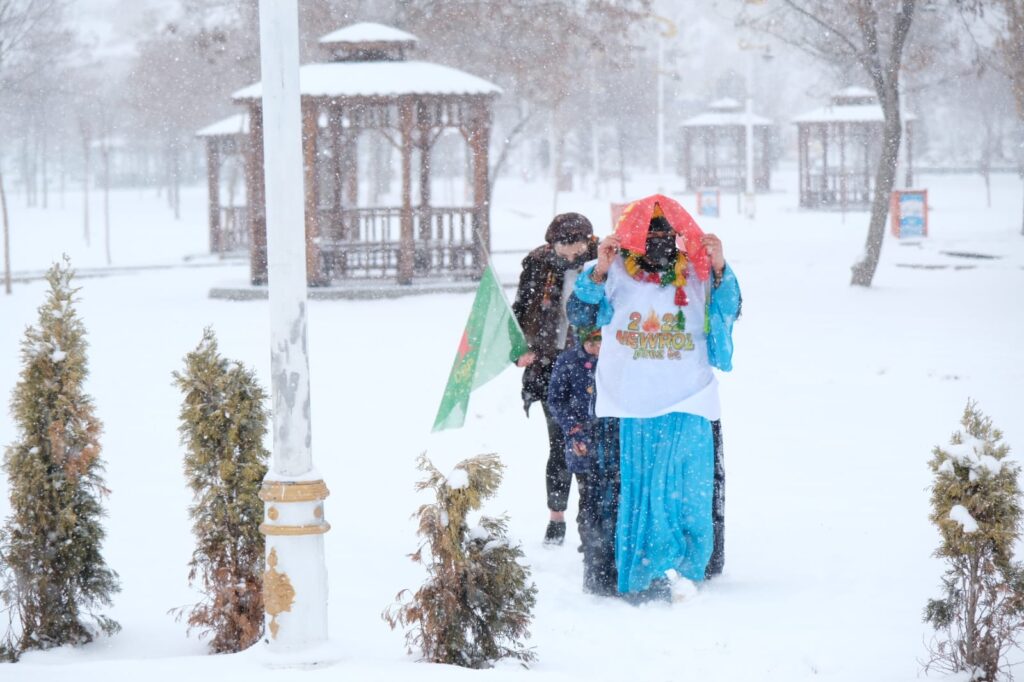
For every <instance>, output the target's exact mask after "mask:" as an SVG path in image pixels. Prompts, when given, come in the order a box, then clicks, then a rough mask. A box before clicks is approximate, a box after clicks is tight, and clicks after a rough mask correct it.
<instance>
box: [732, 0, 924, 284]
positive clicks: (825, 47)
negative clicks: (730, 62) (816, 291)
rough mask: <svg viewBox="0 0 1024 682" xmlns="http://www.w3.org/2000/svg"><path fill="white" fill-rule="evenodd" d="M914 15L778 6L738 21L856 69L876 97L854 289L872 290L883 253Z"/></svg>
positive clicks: (806, 3)
mask: <svg viewBox="0 0 1024 682" xmlns="http://www.w3.org/2000/svg"><path fill="white" fill-rule="evenodd" d="M758 4H760V3H758ZM916 12H917V0H849V1H848V2H834V1H833V0H780V1H779V2H774V3H771V5H770V6H768V7H764V8H758V9H757V10H756V11H754V10H751V9H750V8H749V7H744V10H743V11H742V12H741V16H740V22H741V24H744V25H746V26H750V27H753V28H755V29H759V30H762V31H765V32H767V33H769V34H771V35H773V36H775V37H776V38H778V39H779V40H781V41H782V42H785V43H788V44H790V45H793V46H795V47H797V48H799V49H801V50H803V51H805V52H807V53H809V54H811V55H813V56H815V57H817V58H819V59H821V60H822V61H824V62H826V63H827V64H830V65H832V66H835V67H837V68H839V69H840V70H847V69H849V68H850V67H857V68H858V69H859V71H860V72H861V73H863V75H865V76H867V78H868V79H869V81H870V82H871V84H872V86H873V87H874V90H875V94H876V95H877V96H878V101H879V103H880V104H881V107H882V114H883V117H884V123H883V138H882V154H881V157H880V159H879V163H878V167H877V169H876V170H875V188H874V197H873V200H872V203H871V221H870V223H869V225H868V236H867V240H866V242H865V245H864V254H863V256H862V257H861V259H860V260H859V261H858V262H857V263H855V264H854V265H853V277H852V280H851V284H854V285H857V286H864V287H867V286H871V281H872V279H873V278H874V275H875V270H876V269H877V268H878V260H879V257H880V256H881V253H882V240H883V238H884V237H885V222H886V218H887V217H888V214H889V196H890V194H891V193H892V188H893V186H894V185H895V182H896V165H897V163H898V160H899V149H900V142H901V139H902V135H903V118H902V112H901V107H900V71H901V69H902V66H903V60H904V47H905V46H906V45H907V39H908V36H909V35H910V28H911V25H912V24H913V21H914V16H915V14H916Z"/></svg>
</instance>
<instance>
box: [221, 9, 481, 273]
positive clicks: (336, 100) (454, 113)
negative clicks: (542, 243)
mask: <svg viewBox="0 0 1024 682" xmlns="http://www.w3.org/2000/svg"><path fill="white" fill-rule="evenodd" d="M319 42H320V45H321V47H322V48H323V50H324V52H325V57H326V59H327V61H325V62H322V63H315V64H306V65H304V66H302V67H301V68H300V70H299V90H300V93H301V97H302V120H303V153H304V157H305V162H306V163H305V169H306V171H305V173H306V175H305V183H304V184H305V200H306V211H305V212H306V225H305V229H306V249H307V251H306V264H307V273H308V281H309V284H310V286H322V285H327V284H330V283H331V282H332V281H335V280H338V279H346V278H366V277H369V278H374V277H375V278H382V277H383V278H386V277H394V278H395V279H396V281H397V282H398V283H399V284H410V283H412V282H413V280H414V278H415V279H430V278H435V279H436V278H453V277H472V276H475V275H478V274H479V272H480V271H481V269H482V267H483V264H484V263H485V260H486V252H488V251H489V250H490V225H489V211H490V206H489V203H488V202H489V195H490V187H489V178H488V145H489V142H490V126H491V118H492V107H493V102H494V99H495V98H496V97H497V96H498V95H499V94H500V93H501V89H500V88H498V86H496V85H494V84H493V83H489V82H488V81H486V80H483V79H481V78H477V77H476V76H472V75H470V74H468V73H465V72H463V71H459V70H457V69H453V68H449V67H446V66H441V65H438V64H432V63H429V62H421V61H410V60H408V59H407V55H408V53H409V52H410V51H411V50H412V49H413V48H414V47H415V45H416V42H417V39H416V37H415V36H412V35H410V34H408V33H405V32H403V31H399V30H397V29H394V28H391V27H388V26H382V25H380V24H372V23H360V24H354V25H352V26H348V27H346V28H343V29H341V30H339V31H335V32H334V33H331V34H329V35H326V36H324V37H323V38H321V39H320V41H319ZM261 94H262V89H261V87H260V84H259V83H257V84H255V85H251V86H249V87H246V88H244V89H242V90H239V91H238V92H236V93H234V95H233V98H234V101H235V102H237V103H240V104H243V105H245V106H246V107H248V114H249V121H250V133H251V137H252V139H253V140H254V141H258V140H261V138H262V135H263V133H262V120H263V116H262V113H263V112H262V102H261V99H260V97H261ZM446 129H454V130H456V131H458V132H459V133H461V135H462V137H463V139H464V140H465V144H466V145H467V147H468V150H467V153H468V156H469V160H470V165H471V171H470V174H471V175H472V178H467V181H468V182H471V183H472V188H473V192H472V195H473V199H472V205H471V206H444V207H441V206H433V205H432V203H431V159H430V157H431V149H432V147H433V144H434V142H435V141H436V140H437V139H438V137H439V136H440V135H441V134H442V133H443V132H445V130H446ZM367 131H376V132H377V133H378V134H380V135H381V136H383V137H384V138H385V139H386V140H387V141H388V142H389V143H390V144H391V145H393V146H394V147H395V148H397V149H398V150H399V152H400V155H401V173H400V177H401V195H400V200H399V201H397V202H394V203H396V204H397V205H385V206H360V205H359V201H358V197H359V179H360V177H361V173H360V168H359V155H358V140H359V137H360V135H361V133H364V132H367ZM248 159H249V163H248V164H247V172H246V183H247V186H248V187H249V188H250V190H249V192H248V196H249V201H248V206H249V211H248V220H249V233H250V255H251V268H250V271H251V279H252V281H253V283H255V284H263V283H265V282H266V281H267V246H266V218H265V214H264V187H263V146H262V144H253V145H252V149H251V153H250V154H249V155H248ZM414 167H416V170H417V175H418V183H417V185H416V186H414V182H413V172H414V171H413V169H414ZM414 194H416V195H417V196H416V199H417V201H415V202H414Z"/></svg>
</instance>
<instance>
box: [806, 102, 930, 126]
mask: <svg viewBox="0 0 1024 682" xmlns="http://www.w3.org/2000/svg"><path fill="white" fill-rule="evenodd" d="M902 118H903V120H904V122H906V121H914V120H916V119H917V116H915V115H914V114H912V113H910V112H909V111H904V112H903V114H902ZM884 120H885V116H884V115H883V114H882V107H881V106H880V105H878V104H829V105H827V106H824V107H818V108H817V109H815V110H813V111H808V112H807V113H804V114H800V115H799V116H797V117H796V118H794V119H793V123H797V124H799V123H881V122H882V121H884Z"/></svg>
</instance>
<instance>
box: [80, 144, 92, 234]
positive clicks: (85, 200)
mask: <svg viewBox="0 0 1024 682" xmlns="http://www.w3.org/2000/svg"><path fill="white" fill-rule="evenodd" d="M89 143H90V140H89V134H88V133H85V134H83V135H82V153H83V155H84V157H85V170H84V172H83V173H82V209H83V216H84V218H83V224H84V225H85V245H86V246H89V157H90V144H89Z"/></svg>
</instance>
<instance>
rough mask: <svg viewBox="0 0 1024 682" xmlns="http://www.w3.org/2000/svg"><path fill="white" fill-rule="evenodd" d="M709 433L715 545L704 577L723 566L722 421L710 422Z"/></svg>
mask: <svg viewBox="0 0 1024 682" xmlns="http://www.w3.org/2000/svg"><path fill="white" fill-rule="evenodd" d="M711 435H712V437H713V438H714V440H715V488H714V492H713V495H714V496H713V497H712V498H711V524H712V527H713V528H714V530H715V545H714V549H713V550H712V551H711V559H710V560H708V565H707V568H705V569H704V578H705V579H707V578H710V577H711V576H714V575H718V574H720V573H721V572H722V569H723V568H724V567H725V460H724V452H723V448H722V422H721V421H718V420H716V421H713V422H711Z"/></svg>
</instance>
